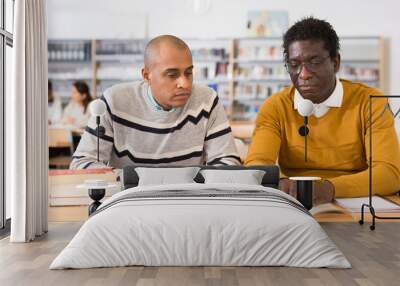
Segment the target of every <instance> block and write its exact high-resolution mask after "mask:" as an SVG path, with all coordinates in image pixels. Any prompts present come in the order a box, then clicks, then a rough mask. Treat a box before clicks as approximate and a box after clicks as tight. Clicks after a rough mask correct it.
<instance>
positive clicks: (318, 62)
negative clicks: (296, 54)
mask: <svg viewBox="0 0 400 286" xmlns="http://www.w3.org/2000/svg"><path fill="white" fill-rule="evenodd" d="M329 57H330V56H329V55H328V56H326V57H324V58H313V59H311V60H310V61H308V62H302V63H301V62H298V61H290V60H289V61H287V62H286V63H285V67H286V70H287V71H288V73H290V74H293V75H298V74H299V73H300V71H301V68H302V67H303V66H304V67H305V68H306V69H307V70H308V71H309V72H312V73H316V72H317V71H318V69H319V68H320V67H321V66H322V64H323V63H324V62H325V60H326V59H327V58H329Z"/></svg>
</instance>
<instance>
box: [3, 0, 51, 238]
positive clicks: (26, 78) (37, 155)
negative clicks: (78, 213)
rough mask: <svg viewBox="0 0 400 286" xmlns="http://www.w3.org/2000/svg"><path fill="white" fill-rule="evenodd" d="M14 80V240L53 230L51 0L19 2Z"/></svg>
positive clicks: (10, 154) (9, 144)
mask: <svg viewBox="0 0 400 286" xmlns="http://www.w3.org/2000/svg"><path fill="white" fill-rule="evenodd" d="M14 11H15V16H14V29H15V30H14V48H13V53H14V54H13V60H14V65H13V68H14V69H13V82H12V90H13V91H12V94H11V98H7V99H6V100H7V101H8V103H9V104H8V108H7V111H6V120H7V130H6V134H7V139H6V150H7V157H6V164H7V168H8V172H7V173H6V181H7V182H8V183H7V187H9V188H10V189H11V237H10V241H12V242H27V241H31V240H33V239H35V237H36V236H40V235H42V234H43V233H44V232H47V227H48V223H47V207H48V147H47V20H46V1H45V0H19V1H16V2H15V10H14Z"/></svg>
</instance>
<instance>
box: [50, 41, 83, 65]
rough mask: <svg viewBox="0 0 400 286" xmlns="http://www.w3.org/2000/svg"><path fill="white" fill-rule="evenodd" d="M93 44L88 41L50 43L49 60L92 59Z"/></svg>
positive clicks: (75, 60)
mask: <svg viewBox="0 0 400 286" xmlns="http://www.w3.org/2000/svg"><path fill="white" fill-rule="evenodd" d="M90 59H91V45H90V42H86V41H72V42H71V41H68V42H62V41H61V42H56V43H49V44H48V60H49V62H53V61H54V62H56V61H63V62H77V61H90Z"/></svg>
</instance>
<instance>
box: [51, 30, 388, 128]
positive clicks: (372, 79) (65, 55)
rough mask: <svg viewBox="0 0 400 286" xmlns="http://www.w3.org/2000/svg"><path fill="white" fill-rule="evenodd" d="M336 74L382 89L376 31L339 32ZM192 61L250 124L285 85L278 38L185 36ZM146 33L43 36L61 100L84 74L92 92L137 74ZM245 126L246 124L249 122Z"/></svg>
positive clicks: (237, 117) (197, 75) (232, 111)
mask: <svg viewBox="0 0 400 286" xmlns="http://www.w3.org/2000/svg"><path fill="white" fill-rule="evenodd" d="M340 41H341V57H342V61H341V69H340V71H339V77H343V78H347V79H350V80H354V81H360V82H364V83H366V84H368V85H370V86H376V87H378V88H380V89H381V90H384V46H383V39H382V38H381V37H377V36H374V37H341V38H340ZM185 42H186V43H187V44H188V45H189V47H190V49H191V51H192V55H193V63H194V82H195V83H200V84H205V85H208V86H210V87H211V88H213V89H215V90H216V91H217V92H218V94H219V96H220V99H221V101H222V103H223V105H224V106H225V108H226V110H227V113H228V116H229V118H230V120H231V122H232V123H233V124H250V125H251V124H253V122H254V120H255V117H256V114H257V112H258V110H259V108H260V106H261V104H262V103H263V101H264V100H265V99H266V98H267V97H268V96H270V95H271V94H273V93H275V92H277V91H279V90H280V89H282V88H283V87H285V86H288V85H290V84H291V83H290V79H289V76H288V74H287V72H286V69H285V67H284V64H283V55H282V39H281V38H280V37H266V38H225V39H185ZM146 43H147V40H146V39H125V40H124V39H96V40H49V42H48V45H49V46H48V47H49V79H50V80H52V81H53V85H54V91H55V94H56V95H58V96H60V97H61V98H62V99H63V101H64V102H65V101H67V100H68V98H69V96H70V89H71V84H72V81H74V80H78V79H81V80H86V81H87V82H88V84H90V86H91V92H92V94H93V95H96V96H99V95H101V94H102V92H104V90H105V89H106V88H108V87H109V86H111V85H113V84H116V83H118V82H123V81H132V80H139V79H141V68H142V65H143V53H144V48H145V45H146ZM249 130H251V128H249Z"/></svg>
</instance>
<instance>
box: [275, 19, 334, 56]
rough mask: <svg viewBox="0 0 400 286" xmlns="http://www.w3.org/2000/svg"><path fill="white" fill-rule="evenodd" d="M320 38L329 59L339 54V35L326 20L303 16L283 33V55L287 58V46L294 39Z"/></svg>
mask: <svg viewBox="0 0 400 286" xmlns="http://www.w3.org/2000/svg"><path fill="white" fill-rule="evenodd" d="M304 40H321V41H323V42H324V47H325V49H327V50H328V51H329V56H330V57H331V59H333V58H335V57H336V56H337V55H339V50H340V43H339V37H338V35H337V34H336V32H335V30H334V29H333V27H332V25H331V24H329V23H328V22H327V21H324V20H320V19H316V18H314V17H307V18H303V19H301V20H300V21H298V22H296V23H295V24H294V25H293V26H291V27H290V28H289V29H288V30H287V31H286V33H285V34H284V35H283V57H284V59H285V61H287V60H288V58H289V46H290V44H292V43H293V42H296V41H304Z"/></svg>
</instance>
